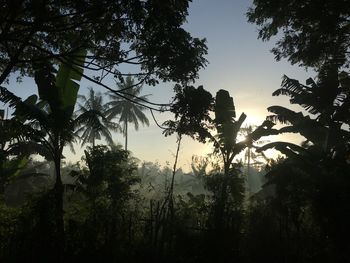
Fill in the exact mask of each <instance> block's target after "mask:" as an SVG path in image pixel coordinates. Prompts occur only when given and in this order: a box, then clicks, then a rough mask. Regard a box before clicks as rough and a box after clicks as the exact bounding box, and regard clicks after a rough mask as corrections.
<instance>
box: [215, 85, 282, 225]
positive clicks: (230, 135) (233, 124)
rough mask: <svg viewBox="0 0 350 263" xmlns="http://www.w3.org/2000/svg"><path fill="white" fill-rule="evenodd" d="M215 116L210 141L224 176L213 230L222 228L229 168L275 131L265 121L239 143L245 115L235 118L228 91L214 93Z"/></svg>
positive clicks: (270, 123)
mask: <svg viewBox="0 0 350 263" xmlns="http://www.w3.org/2000/svg"><path fill="white" fill-rule="evenodd" d="M214 113H215V119H214V127H215V130H216V135H215V136H214V135H210V136H209V138H210V140H211V141H212V142H213V143H214V151H215V152H216V153H218V154H220V155H221V158H222V161H223V164H224V176H223V180H222V183H221V187H220V188H221V189H220V194H219V196H218V200H217V203H216V208H215V213H214V220H215V222H214V223H215V227H216V228H217V229H221V228H222V226H223V218H224V214H225V207H226V203H227V197H228V182H229V179H230V176H231V175H232V174H231V172H233V171H236V169H234V167H232V164H233V160H234V158H235V157H236V156H237V155H238V154H239V153H241V152H242V151H243V150H244V149H245V148H247V147H253V143H254V142H256V141H257V140H259V139H260V138H261V137H263V136H267V135H271V134H274V133H276V131H275V130H274V129H272V127H273V126H274V124H273V123H272V122H271V121H268V120H267V121H264V122H263V123H262V124H261V125H260V126H258V127H257V128H256V129H255V130H252V131H250V132H249V133H247V134H246V137H245V139H243V140H241V141H239V140H238V134H239V132H240V130H241V128H242V125H243V123H244V121H245V119H246V117H247V116H246V114H244V113H241V115H240V116H239V117H238V118H237V119H236V109H235V106H234V103H233V98H232V97H230V94H229V92H228V91H226V90H219V91H218V92H217V94H216V98H215V106H214Z"/></svg>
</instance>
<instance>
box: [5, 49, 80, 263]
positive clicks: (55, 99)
mask: <svg viewBox="0 0 350 263" xmlns="http://www.w3.org/2000/svg"><path fill="white" fill-rule="evenodd" d="M85 54H86V52H85V51H79V52H78V54H77V56H79V57H80V58H83V57H84V55H85ZM83 64H84V60H82V59H79V60H78V61H75V63H73V64H71V65H69V66H68V65H66V64H62V65H61V66H60V67H59V69H58V72H57V74H56V75H54V74H53V72H54V68H53V67H52V66H51V65H50V64H42V65H41V67H40V68H37V71H36V72H35V82H36V84H37V86H38V93H39V97H40V99H41V100H43V101H45V103H47V105H48V106H49V109H48V110H44V109H43V108H42V107H40V106H38V104H37V103H36V102H37V96H35V95H34V96H31V97H29V98H28V99H27V100H26V101H22V100H21V99H20V98H19V97H17V96H16V95H14V94H13V93H11V92H9V91H8V90H7V89H6V88H3V87H1V88H0V100H1V101H2V102H4V103H9V106H10V107H14V108H15V113H14V114H15V116H16V120H17V121H16V123H18V124H19V125H21V126H22V127H23V129H25V130H27V132H28V133H29V136H30V138H31V139H32V140H33V141H34V142H37V143H39V144H40V145H42V146H43V148H44V149H46V151H47V152H48V153H49V155H50V158H51V159H52V160H53V162H54V164H55V175H56V181H55V185H54V189H53V200H54V204H53V206H54V210H55V215H54V220H55V229H54V230H53V231H54V236H55V240H54V242H55V247H56V249H55V251H54V252H55V254H56V258H55V259H56V260H57V261H59V262H62V261H63V253H64V221H63V214H64V212H63V184H62V178H61V160H62V152H63V148H64V146H65V145H66V144H67V143H69V142H71V141H72V140H73V136H74V134H73V131H74V123H73V120H72V115H73V111H74V106H75V103H76V99H77V94H78V90H79V84H78V83H77V82H76V81H80V79H81V76H82V73H83V68H82V65H83Z"/></svg>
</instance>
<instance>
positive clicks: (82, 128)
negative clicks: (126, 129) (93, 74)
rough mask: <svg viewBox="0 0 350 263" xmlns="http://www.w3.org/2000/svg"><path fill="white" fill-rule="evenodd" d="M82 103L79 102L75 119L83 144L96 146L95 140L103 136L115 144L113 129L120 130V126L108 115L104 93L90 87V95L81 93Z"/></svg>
mask: <svg viewBox="0 0 350 263" xmlns="http://www.w3.org/2000/svg"><path fill="white" fill-rule="evenodd" d="M78 98H79V99H80V100H81V102H82V104H81V103H78V110H77V111H76V115H77V118H76V119H75V120H74V122H75V123H76V126H79V127H78V129H77V130H76V133H77V134H81V137H80V138H81V140H82V142H81V144H82V145H84V144H86V143H91V144H92V146H95V140H96V139H97V140H99V139H101V136H103V137H104V138H105V139H106V141H107V142H108V144H113V139H112V134H111V131H114V132H117V131H120V126H119V125H118V124H116V123H113V122H111V121H110V120H109V119H108V118H107V116H106V111H107V109H108V108H107V105H106V104H104V103H103V98H102V94H101V93H100V92H98V93H95V91H94V90H93V89H92V88H90V89H89V95H88V97H86V96H84V95H79V96H78Z"/></svg>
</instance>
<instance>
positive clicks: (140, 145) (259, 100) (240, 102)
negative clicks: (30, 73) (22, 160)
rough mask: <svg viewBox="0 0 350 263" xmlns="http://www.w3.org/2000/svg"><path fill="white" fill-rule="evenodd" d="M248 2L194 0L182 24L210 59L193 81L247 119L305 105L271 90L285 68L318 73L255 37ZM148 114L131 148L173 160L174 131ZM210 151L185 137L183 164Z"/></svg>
mask: <svg viewBox="0 0 350 263" xmlns="http://www.w3.org/2000/svg"><path fill="white" fill-rule="evenodd" d="M249 6H251V1H250V0H234V1H232V0H217V1H213V0H193V2H192V3H190V8H189V16H188V17H187V23H186V24H185V25H184V28H185V29H186V30H188V31H189V32H190V33H191V34H192V36H193V37H199V38H206V40H207V43H206V44H207V46H208V55H207V57H206V59H207V60H208V61H209V64H208V65H207V67H206V68H205V69H202V70H201V71H200V72H199V78H198V80H197V81H196V82H195V83H194V86H199V85H203V86H204V88H205V89H206V90H208V91H210V92H211V93H212V95H213V96H215V93H216V92H217V91H218V90H220V89H225V90H227V91H229V92H230V95H231V96H232V97H233V99H234V103H235V107H236V112H237V113H238V114H240V113H242V112H244V113H245V114H247V116H248V118H247V120H246V122H245V124H247V125H248V124H253V125H258V124H261V123H262V122H263V120H264V119H265V118H266V116H267V115H269V113H268V111H267V107H269V106H272V105H282V106H285V107H288V108H291V109H296V110H298V111H300V110H301V109H298V108H295V107H293V106H291V105H290V104H289V101H288V98H286V97H272V95H271V94H272V92H273V91H274V90H276V89H278V88H279V87H280V84H281V79H282V76H283V75H284V74H285V75H287V76H288V77H290V78H294V79H298V80H299V81H300V82H302V83H305V80H306V79H307V78H309V77H313V76H314V75H315V74H314V73H313V72H312V71H309V72H307V71H306V69H305V68H301V67H298V66H292V65H290V63H289V62H288V61H286V60H283V61H280V62H276V61H275V59H274V56H273V54H272V53H270V50H271V49H272V47H273V46H274V41H269V42H262V41H261V40H260V39H257V36H258V31H257V27H256V25H254V24H249V23H248V22H247V18H246V12H247V10H248V8H249ZM110 85H113V82H110ZM88 87H93V88H95V89H96V90H100V91H102V92H104V90H102V89H101V88H98V87H95V86H94V85H92V84H91V83H88V82H87V81H82V82H81V88H80V93H81V94H86V93H87V88H88ZM9 88H10V90H11V91H13V92H15V94H17V95H19V96H22V97H27V96H29V95H31V94H33V93H35V92H36V88H35V83H34V81H33V80H32V79H28V78H25V79H23V82H22V83H16V82H15V76H12V77H11V79H10V85H9ZM172 88H173V85H172V84H167V83H160V84H159V85H157V86H156V87H148V86H144V88H143V93H144V94H152V95H151V96H150V97H149V99H150V100H151V101H153V102H159V103H167V102H170V101H171V98H172V97H173V95H174V94H173V92H172ZM146 115H147V116H148V118H149V120H150V126H149V127H142V126H141V127H140V128H139V130H138V131H134V129H133V128H132V127H129V128H130V129H129V135H128V137H129V141H128V149H129V150H131V151H132V152H133V155H134V156H135V157H137V158H138V159H139V160H140V161H152V162H159V164H161V165H165V164H169V165H172V164H173V162H174V155H175V151H176V136H175V135H174V136H171V137H164V136H163V135H162V130H161V129H159V128H158V127H157V126H156V124H155V123H154V122H153V120H152V117H151V115H150V113H149V112H146ZM171 117H172V116H171V115H170V114H167V113H161V114H156V118H157V120H158V121H159V122H160V123H162V122H163V121H165V120H167V119H169V118H171ZM113 138H114V141H115V142H116V143H118V142H119V143H121V144H123V143H124V138H123V137H122V135H121V134H114V135H113ZM279 139H283V140H289V141H293V142H299V141H300V138H297V137H296V136H291V135H289V136H284V137H283V138H279ZM270 140H274V139H270ZM97 143H98V142H97ZM101 143H103V142H101ZM75 149H76V154H73V153H71V152H70V151H69V149H68V148H67V149H66V150H65V156H66V158H67V161H70V162H76V161H79V160H80V158H81V155H82V154H83V149H84V148H81V147H80V146H78V145H77V146H76V147H75ZM211 151H212V147H211V145H205V144H200V143H198V142H195V141H193V140H192V139H190V138H185V139H184V140H183V141H182V145H181V148H180V159H179V164H180V166H182V168H183V169H184V170H185V171H186V170H187V171H188V170H189V168H190V163H191V157H192V155H198V156H204V155H206V154H207V153H210V152H211Z"/></svg>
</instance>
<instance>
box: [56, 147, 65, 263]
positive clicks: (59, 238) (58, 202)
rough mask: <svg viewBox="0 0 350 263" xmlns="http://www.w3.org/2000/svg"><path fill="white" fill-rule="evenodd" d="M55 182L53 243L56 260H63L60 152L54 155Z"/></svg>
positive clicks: (63, 237) (63, 238)
mask: <svg viewBox="0 0 350 263" xmlns="http://www.w3.org/2000/svg"><path fill="white" fill-rule="evenodd" d="M55 170H56V182H55V186H54V206H55V209H54V211H55V215H54V216H55V229H54V233H55V234H54V238H55V240H54V244H55V247H56V259H55V261H56V262H60V263H61V262H64V247H65V236H64V220H63V215H64V212H63V183H62V178H61V153H60V154H58V155H57V156H56V157H55Z"/></svg>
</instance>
